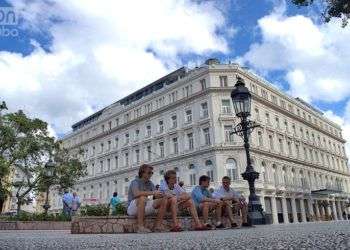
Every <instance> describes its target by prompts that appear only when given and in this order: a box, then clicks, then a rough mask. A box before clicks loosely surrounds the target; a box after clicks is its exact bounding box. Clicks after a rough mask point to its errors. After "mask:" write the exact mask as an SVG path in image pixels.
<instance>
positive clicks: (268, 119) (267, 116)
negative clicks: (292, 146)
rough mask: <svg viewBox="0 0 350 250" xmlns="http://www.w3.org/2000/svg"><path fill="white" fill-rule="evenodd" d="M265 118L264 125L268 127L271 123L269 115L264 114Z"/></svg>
mask: <svg viewBox="0 0 350 250" xmlns="http://www.w3.org/2000/svg"><path fill="white" fill-rule="evenodd" d="M265 116H266V123H267V124H268V125H270V124H271V122H270V114H269V113H265Z"/></svg>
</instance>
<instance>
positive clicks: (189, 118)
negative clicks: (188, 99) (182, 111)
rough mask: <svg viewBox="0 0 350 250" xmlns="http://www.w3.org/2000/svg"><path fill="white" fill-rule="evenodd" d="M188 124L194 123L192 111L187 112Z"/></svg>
mask: <svg viewBox="0 0 350 250" xmlns="http://www.w3.org/2000/svg"><path fill="white" fill-rule="evenodd" d="M186 122H187V123H191V122H192V110H190V109H189V110H186Z"/></svg>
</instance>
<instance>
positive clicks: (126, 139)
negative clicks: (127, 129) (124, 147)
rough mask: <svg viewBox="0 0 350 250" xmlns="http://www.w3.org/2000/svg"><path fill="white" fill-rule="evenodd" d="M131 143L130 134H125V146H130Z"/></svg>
mask: <svg viewBox="0 0 350 250" xmlns="http://www.w3.org/2000/svg"><path fill="white" fill-rule="evenodd" d="M129 142H130V138H129V133H126V134H125V144H128V143H129Z"/></svg>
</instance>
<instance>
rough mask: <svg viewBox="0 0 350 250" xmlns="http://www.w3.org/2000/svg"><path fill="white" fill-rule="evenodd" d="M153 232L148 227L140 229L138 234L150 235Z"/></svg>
mask: <svg viewBox="0 0 350 250" xmlns="http://www.w3.org/2000/svg"><path fill="white" fill-rule="evenodd" d="M151 232H152V231H151V230H149V229H148V228H147V227H142V226H141V227H138V229H137V231H136V233H138V234H148V233H151Z"/></svg>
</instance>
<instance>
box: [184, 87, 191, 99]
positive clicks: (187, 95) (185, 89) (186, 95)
mask: <svg viewBox="0 0 350 250" xmlns="http://www.w3.org/2000/svg"><path fill="white" fill-rule="evenodd" d="M183 90H184V96H185V97H189V95H190V86H186V87H185V88H184V89H183Z"/></svg>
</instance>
